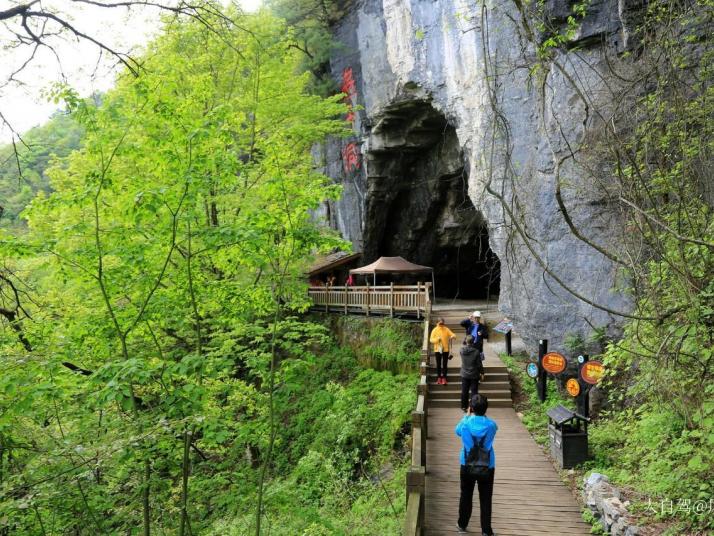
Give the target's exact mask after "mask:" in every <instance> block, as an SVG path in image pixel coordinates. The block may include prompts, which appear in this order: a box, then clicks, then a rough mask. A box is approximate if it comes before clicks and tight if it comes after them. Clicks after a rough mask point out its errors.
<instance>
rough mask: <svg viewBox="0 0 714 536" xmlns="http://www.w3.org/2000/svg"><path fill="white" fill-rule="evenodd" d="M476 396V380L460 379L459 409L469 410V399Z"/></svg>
mask: <svg viewBox="0 0 714 536" xmlns="http://www.w3.org/2000/svg"><path fill="white" fill-rule="evenodd" d="M469 391H471V393H470V394H469ZM476 394H478V378H461V409H469V402H470V401H471V397H473V396H474V395H476Z"/></svg>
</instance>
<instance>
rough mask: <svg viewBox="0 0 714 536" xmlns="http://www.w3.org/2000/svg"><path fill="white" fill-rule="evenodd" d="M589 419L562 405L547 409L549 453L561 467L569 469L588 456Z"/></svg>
mask: <svg viewBox="0 0 714 536" xmlns="http://www.w3.org/2000/svg"><path fill="white" fill-rule="evenodd" d="M589 421H590V419H588V418H587V417H583V416H582V415H580V414H578V413H575V412H574V411H571V410H569V409H568V408H566V407H563V406H556V407H554V408H553V409H551V410H549V411H548V436H549V437H550V454H551V456H553V458H555V459H556V460H557V461H558V464H559V465H560V467H561V468H563V469H570V468H571V467H575V466H576V465H578V464H579V463H582V462H584V461H585V460H587V458H588V422H589Z"/></svg>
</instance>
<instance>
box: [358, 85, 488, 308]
mask: <svg viewBox="0 0 714 536" xmlns="http://www.w3.org/2000/svg"><path fill="white" fill-rule="evenodd" d="M366 163H367V165H366V170H367V183H368V185H369V194H370V195H368V200H367V206H366V207H365V208H366V213H365V221H366V222H367V224H366V226H365V232H364V237H363V238H364V241H363V260H364V261H365V262H372V261H373V260H375V259H377V258H379V257H380V256H395V255H400V256H402V257H404V258H405V259H408V260H410V261H412V262H416V263H418V264H424V265H427V266H432V267H433V268H434V278H435V285H436V296H437V297H438V298H448V299H455V298H458V299H464V300H483V299H489V300H493V299H497V297H498V293H499V286H500V274H501V267H500V261H499V259H498V257H497V256H496V254H495V253H494V252H493V251H492V250H491V248H490V246H489V240H488V226H487V224H486V220H485V218H484V216H483V214H482V213H481V212H480V211H479V210H478V209H477V208H476V207H475V206H474V204H473V203H472V201H471V198H470V197H469V195H468V174H467V165H466V161H465V158H464V154H463V151H462V150H461V145H460V143H459V140H458V137H457V135H456V129H455V128H454V127H453V125H451V124H449V121H448V120H447V118H446V117H445V116H444V115H443V114H442V113H441V112H439V111H438V110H436V109H435V108H434V107H433V106H432V104H431V102H430V101H429V100H424V99H410V100H403V101H399V102H395V103H393V104H392V105H390V106H389V107H387V108H386V109H385V110H384V112H383V113H382V114H380V118H379V121H378V122H377V123H376V124H375V126H374V127H373V128H372V131H371V133H370V137H369V145H368V150H367V153H366ZM413 279H414V277H411V278H396V279H394V281H395V283H408V282H409V283H413V282H414V281H413Z"/></svg>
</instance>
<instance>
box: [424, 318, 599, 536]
mask: <svg viewBox="0 0 714 536" xmlns="http://www.w3.org/2000/svg"><path fill="white" fill-rule="evenodd" d="M459 316H460V315H459V314H458V313H456V312H451V311H449V314H448V317H447V318H445V320H446V323H447V324H448V325H449V327H450V328H451V329H452V330H453V331H454V332H456V334H457V343H459V344H457V345H456V347H455V348H454V352H453V353H454V359H453V360H452V361H451V362H449V368H452V367H458V366H460V364H461V363H460V359H459V357H458V355H459V354H458V348H459V347H460V342H461V340H462V339H463V328H460V326H458V320H457V319H460V318H459ZM464 317H465V315H464V316H461V318H464ZM484 350H485V352H486V360H485V362H484V365H485V366H486V381H487V382H488V377H489V369H490V370H492V371H493V373H494V374H498V373H500V372H501V370H502V367H503V366H504V365H503V363H502V362H501V360H500V359H499V358H498V356H497V355H496V354H495V352H494V351H493V349H492V348H491V347H490V346H489V345H488V344H486V346H485V348H484ZM431 365H434V363H433V357H432V363H431ZM449 372H451V371H449ZM433 381H435V376H431V375H430V385H429V393H430V394H429V397H430V398H431V397H432V396H434V393H435V392H438V390H437V389H435V388H436V387H437V386H436V385H434V384H433V383H432V382H433ZM456 381H458V380H456ZM452 383H456V382H450V385H451V384H452ZM454 387H456V385H454ZM484 387H485V385H484ZM494 387H495V386H494ZM484 394H486V396H489V394H488V393H484ZM499 395H500V393H499ZM462 415H463V414H462V412H461V409H460V408H459V407H458V401H457V400H454V404H453V405H447V407H434V406H430V407H429V410H428V420H429V436H428V438H427V445H426V453H427V458H426V469H427V473H426V523H425V524H426V530H425V534H426V535H429V536H437V535H441V534H445V535H449V534H455V533H457V527H456V520H457V517H458V507H459V493H460V490H459V452H460V449H461V440H460V439H459V438H458V437H457V436H456V434H455V433H454V428H455V426H456V423H457V422H458V421H459V420H460V419H461V417H462ZM487 415H488V416H489V417H491V418H492V419H494V420H495V421H496V422H497V423H498V428H499V429H498V433H497V434H496V441H495V449H496V477H495V484H494V495H493V518H492V519H493V521H492V524H493V530H494V532H495V533H496V535H498V536H501V535H503V536H530V535H535V534H539V535H550V536H556V535H563V536H565V535H568V536H577V535H586V534H590V526H589V525H587V524H586V523H585V522H583V521H582V519H581V517H580V512H581V508H580V506H579V505H578V503H577V501H576V500H575V498H574V497H573V495H572V493H571V491H570V490H569V489H568V488H567V487H566V486H565V484H563V482H561V480H560V478H559V476H558V473H557V472H556V470H555V469H554V468H553V465H552V464H551V462H550V461H549V460H548V459H547V458H546V456H545V455H544V454H543V451H542V450H541V448H540V447H539V446H538V445H537V444H536V442H535V441H534V440H533V439H532V438H531V436H530V434H529V433H528V431H527V430H526V428H525V426H523V424H522V423H521V421H520V420H519V419H518V417H517V416H516V412H515V411H514V410H513V408H512V407H491V408H489V410H488V413H487ZM468 532H469V533H472V534H481V528H480V523H479V507H478V492H477V491H475V492H474V509H473V515H472V517H471V522H470V524H469V527H468Z"/></svg>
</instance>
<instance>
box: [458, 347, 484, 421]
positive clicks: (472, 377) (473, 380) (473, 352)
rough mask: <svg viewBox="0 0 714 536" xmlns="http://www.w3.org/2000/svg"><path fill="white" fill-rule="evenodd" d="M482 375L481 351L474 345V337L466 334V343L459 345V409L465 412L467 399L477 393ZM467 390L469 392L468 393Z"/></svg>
mask: <svg viewBox="0 0 714 536" xmlns="http://www.w3.org/2000/svg"><path fill="white" fill-rule="evenodd" d="M482 375H483V363H482V362H481V351H480V350H479V349H478V348H477V347H476V346H474V338H473V336H471V335H467V336H466V344H464V345H463V346H462V347H461V410H462V411H464V412H466V409H467V408H468V404H469V400H471V398H472V397H473V396H474V395H476V394H478V382H479V380H480V379H481V376H482ZM469 391H470V392H471V394H469Z"/></svg>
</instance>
